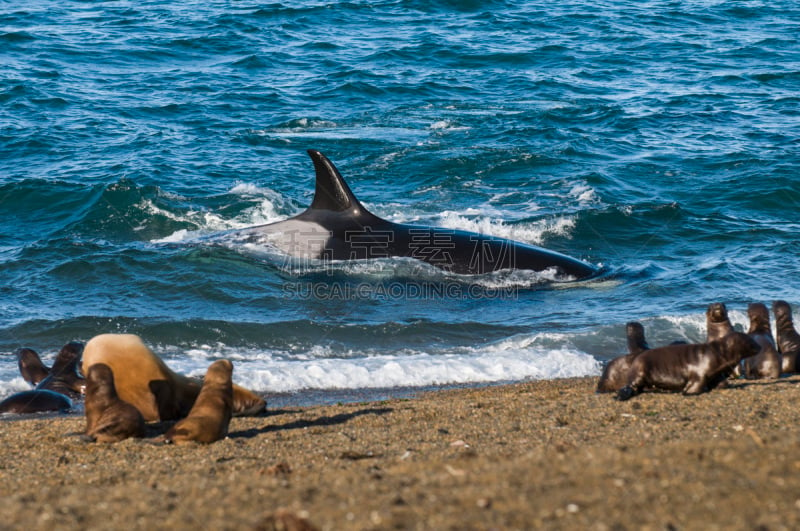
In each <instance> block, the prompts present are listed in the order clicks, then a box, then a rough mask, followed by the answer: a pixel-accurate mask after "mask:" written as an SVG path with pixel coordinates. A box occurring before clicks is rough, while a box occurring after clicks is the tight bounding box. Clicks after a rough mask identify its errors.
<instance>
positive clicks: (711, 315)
mask: <svg viewBox="0 0 800 531" xmlns="http://www.w3.org/2000/svg"><path fill="white" fill-rule="evenodd" d="M706 319H707V320H708V322H709V323H723V322H725V321H727V320H728V308H727V307H726V306H725V304H724V303H722V302H712V303H711V304H709V305H708V309H707V310H706Z"/></svg>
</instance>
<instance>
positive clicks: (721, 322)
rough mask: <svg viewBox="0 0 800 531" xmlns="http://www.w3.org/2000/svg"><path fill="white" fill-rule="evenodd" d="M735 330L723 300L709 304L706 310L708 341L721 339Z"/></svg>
mask: <svg viewBox="0 0 800 531" xmlns="http://www.w3.org/2000/svg"><path fill="white" fill-rule="evenodd" d="M731 332H733V325H732V324H731V320H730V318H729V317H728V308H726V307H725V305H724V304H723V303H721V302H714V303H711V304H709V305H708V309H707V310H706V341H714V340H715V339H720V338H723V337H725V336H726V335H728V334H730V333H731Z"/></svg>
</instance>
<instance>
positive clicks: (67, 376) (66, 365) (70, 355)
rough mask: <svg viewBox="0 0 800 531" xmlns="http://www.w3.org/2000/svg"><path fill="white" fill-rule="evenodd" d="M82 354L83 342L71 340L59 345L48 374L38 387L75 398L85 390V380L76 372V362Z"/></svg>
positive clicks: (77, 362)
mask: <svg viewBox="0 0 800 531" xmlns="http://www.w3.org/2000/svg"><path fill="white" fill-rule="evenodd" d="M82 355H83V343H79V342H77V341H71V342H69V343H67V344H66V345H64V346H63V347H61V350H60V351H59V353H58V355H57V356H56V360H55V361H54V362H53V368H52V369H50V374H49V375H48V376H47V378H45V379H44V380H42V381H41V382H40V383H39V385H38V386H37V387H38V388H42V389H50V390H51V391H56V392H59V393H64V394H66V395H68V396H71V397H72V398H77V397H78V395H81V394H83V393H84V392H85V386H86V380H84V379H83V377H82V376H80V375H79V374H78V364H79V363H80V361H81V356H82Z"/></svg>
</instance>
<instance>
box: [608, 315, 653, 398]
mask: <svg viewBox="0 0 800 531" xmlns="http://www.w3.org/2000/svg"><path fill="white" fill-rule="evenodd" d="M625 333H626V334H627V336H628V354H626V355H624V356H619V357H616V358H614V359H613V360H611V361H609V362H608V363H607V364H606V366H605V367H604V368H603V374H601V375H600V381H598V382H597V391H596V392H598V393H613V392H616V391H619V390H620V389H621V388H622V387H624V386H625V385H626V384H627V383H628V370H629V369H630V367H631V363H632V362H633V360H634V358H636V356H638V355H639V354H641V353H642V352H644V351H645V350H650V346H649V345H648V344H647V341H645V339H644V327H643V326H642V324H641V323H637V322H635V321H631V322H630V323H628V324H626V325H625Z"/></svg>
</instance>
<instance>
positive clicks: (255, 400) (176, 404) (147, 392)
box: [83, 334, 266, 422]
mask: <svg viewBox="0 0 800 531" xmlns="http://www.w3.org/2000/svg"><path fill="white" fill-rule="evenodd" d="M95 363H105V364H106V365H108V366H109V367H110V368H111V371H112V372H113V373H114V383H115V386H116V388H117V394H118V395H119V397H120V398H121V399H122V400H124V401H125V402H128V403H130V404H132V405H133V406H134V407H136V409H138V410H139V411H140V412H141V414H142V416H143V417H144V419H145V420H146V421H147V422H151V421H156V420H177V419H179V418H183V417H185V416H186V415H187V414H188V413H189V410H190V409H191V408H192V405H193V404H194V401H195V398H197V395H198V393H199V392H200V388H201V387H202V382H201V381H200V380H198V379H194V378H188V377H186V376H183V375H181V374H178V373H176V372H173V371H172V370H170V369H169V367H167V365H166V364H165V363H164V362H163V361H162V360H161V358H159V357H158V356H156V355H155V354H154V353H153V351H151V350H150V349H149V348H148V347H147V346H146V345H145V344H144V343H143V342H142V340H141V338H139V336H136V335H133V334H102V335H99V336H95V337H93V338H92V339H91V340H89V342H88V343H86V347H85V348H84V351H83V370H84V372H85V371H86V370H88V368H89V367H90V366H92V365H94V364H95ZM233 395H234V397H233V411H234V414H235V415H257V414H259V413H261V412H263V411H264V409H265V407H266V402H265V401H264V399H263V398H261V397H259V396H258V395H256V394H255V393H253V392H252V391H248V390H247V389H245V388H243V387H240V386H238V385H234V386H233Z"/></svg>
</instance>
